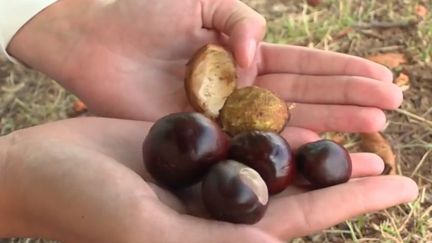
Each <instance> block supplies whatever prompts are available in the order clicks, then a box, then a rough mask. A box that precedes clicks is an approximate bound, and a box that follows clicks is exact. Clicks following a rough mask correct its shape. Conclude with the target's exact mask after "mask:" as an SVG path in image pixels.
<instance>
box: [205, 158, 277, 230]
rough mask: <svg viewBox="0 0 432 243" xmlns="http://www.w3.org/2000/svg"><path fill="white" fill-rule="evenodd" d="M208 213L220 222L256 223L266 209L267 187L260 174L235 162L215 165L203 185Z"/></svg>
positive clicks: (226, 161)
mask: <svg viewBox="0 0 432 243" xmlns="http://www.w3.org/2000/svg"><path fill="white" fill-rule="evenodd" d="M202 197H203V202H204V205H205V206H206V208H207V210H208V211H209V213H210V214H211V215H212V216H213V217H214V218H215V219H218V220H223V221H227V222H231V223H240V224H254V223H256V222H258V221H259V220H260V219H261V218H262V217H263V216H264V213H265V211H266V209H267V205H268V200H269V195H268V191H267V186H266V184H265V182H264V180H263V179H262V178H261V177H260V175H259V174H258V172H256V171H255V170H253V169H252V168H250V167H248V166H246V165H244V164H242V163H239V162H237V161H234V160H225V161H221V162H219V163H218V164H216V165H214V166H213V167H212V168H211V170H210V172H209V173H208V174H207V176H206V177H205V178H204V181H203V184H202Z"/></svg>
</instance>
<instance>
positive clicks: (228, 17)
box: [202, 0, 266, 68]
mask: <svg viewBox="0 0 432 243" xmlns="http://www.w3.org/2000/svg"><path fill="white" fill-rule="evenodd" d="M202 13H203V14H202V16H203V20H202V21H203V26H204V27H205V28H208V29H216V30H218V31H220V32H222V33H224V34H226V35H227V36H228V37H229V41H230V44H231V47H232V49H233V51H234V56H235V58H236V60H237V63H238V64H239V65H240V66H241V67H243V68H246V67H248V66H249V65H250V64H251V63H252V61H253V59H254V57H255V53H256V50H257V45H258V43H259V42H260V41H261V40H262V39H263V38H264V34H265V27H266V21H265V19H264V17H263V16H261V15H260V14H259V13H257V12H255V11H254V10H253V9H251V8H250V7H248V6H247V5H246V4H244V3H243V2H240V1H239V0H202Z"/></svg>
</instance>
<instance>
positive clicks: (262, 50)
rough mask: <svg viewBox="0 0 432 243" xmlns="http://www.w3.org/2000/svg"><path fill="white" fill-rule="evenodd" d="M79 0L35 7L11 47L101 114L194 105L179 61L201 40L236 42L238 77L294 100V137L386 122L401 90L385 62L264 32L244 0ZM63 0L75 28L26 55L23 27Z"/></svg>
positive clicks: (145, 116)
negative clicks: (267, 37)
mask: <svg viewBox="0 0 432 243" xmlns="http://www.w3.org/2000/svg"><path fill="white" fill-rule="evenodd" d="M79 2H81V1H59V2H58V3H56V4H54V6H53V7H50V8H48V9H47V10H46V12H45V14H44V13H42V14H40V15H38V16H36V17H35V19H34V20H32V21H31V22H29V23H28V24H27V25H26V26H25V27H24V28H23V30H22V31H21V32H20V33H18V35H17V37H16V38H15V40H14V41H13V42H12V43H11V47H10V50H11V51H12V52H13V53H14V54H15V55H16V56H18V57H21V60H23V61H24V62H26V63H27V64H28V65H30V66H32V67H34V68H36V69H39V70H41V71H43V72H45V73H47V74H48V75H50V76H52V77H54V78H55V79H56V80H58V81H59V82H60V83H62V84H63V85H64V86H65V87H67V88H68V89H69V90H71V91H73V92H74V93H75V94H77V95H78V96H79V97H81V98H82V99H83V100H84V102H85V103H87V105H88V106H89V107H90V109H91V110H92V111H94V112H96V113H97V114H99V115H103V116H110V117H119V118H128V119H140V120H146V121H155V120H156V119H158V118H160V117H161V116H163V115H166V114H168V113H172V112H178V111H184V110H190V107H189V105H188V102H187V99H186V97H185V92H184V88H183V80H184V72H185V64H186V62H187V61H188V60H189V58H190V57H191V56H192V54H193V53H194V52H195V51H196V50H197V49H199V48H200V47H201V46H203V45H204V44H207V43H219V44H223V45H225V46H226V47H227V48H229V49H231V50H232V51H233V52H234V54H235V57H236V60H237V62H238V63H239V66H240V67H243V68H239V77H240V84H239V85H240V86H243V85H250V84H255V85H260V86H263V87H266V88H268V89H271V90H273V91H275V92H276V93H277V94H278V95H280V96H281V97H283V98H284V99H285V100H286V101H289V102H296V103H297V104H298V105H297V107H296V108H295V109H294V110H293V116H292V120H291V121H290V123H289V125H290V127H294V128H299V129H295V130H296V131H300V132H302V133H303V134H302V135H301V134H298V135H295V137H303V136H306V137H308V138H309V139H311V138H312V137H314V138H316V134H314V133H312V132H311V131H314V132H320V131H325V130H338V131H356V132H357V131H376V130H379V129H381V128H382V127H383V126H384V124H385V116H384V113H383V112H382V111H381V110H380V109H393V108H395V107H397V106H399V105H400V103H401V101H402V93H401V91H400V90H399V89H398V88H397V87H396V86H394V85H393V84H391V80H392V74H391V72H390V71H388V70H387V69H385V68H384V67H382V66H380V65H377V64H374V63H372V62H369V61H366V60H363V59H360V58H357V57H352V56H347V55H342V54H336V53H332V52H324V51H318V50H313V49H307V48H302V47H295V46H287V45H273V44H268V43H264V42H261V38H262V37H263V33H264V30H265V21H264V20H263V18H262V17H261V16H260V15H258V14H257V13H256V12H254V11H253V10H251V9H250V8H248V7H247V6H246V5H244V4H243V3H241V2H240V1H236V0H216V1H210V0H202V1H198V0H187V1H172V0H160V1H148V0H147V1H141V0H117V1H100V0H93V1H91V2H90V3H92V4H90V3H89V2H88V1H84V2H85V4H84V7H82V8H84V9H81V11H77V13H74V9H79V7H76V6H75V5H77V6H80V5H79ZM101 2H103V3H106V4H101ZM98 3H99V4H98ZM62 4H63V5H67V4H75V5H72V6H67V7H69V9H68V12H67V13H68V16H69V15H72V16H73V17H75V18H78V19H79V21H78V23H79V24H76V25H74V26H72V27H70V28H71V29H69V30H68V35H71V37H69V36H68V38H67V39H65V38H63V39H65V40H66V41H67V44H65V48H64V50H63V51H64V53H63V52H61V53H58V52H56V53H50V52H49V51H47V52H46V53H43V55H39V56H37V57H36V58H32V57H31V56H29V55H31V53H34V52H37V50H39V49H38V48H33V49H34V50H33V51H32V52H29V51H28V50H29V49H30V48H32V45H33V44H34V42H31V41H30V43H29V41H28V40H27V41H25V39H26V35H31V34H32V30H33V29H36V27H37V26H38V25H43V23H44V21H46V22H47V23H46V24H54V23H52V21H51V22H48V20H49V18H48V17H47V16H49V15H50V11H51V12H54V11H55V10H56V8H61V7H62ZM81 5H83V4H81ZM74 7H75V8H74ZM84 10H85V11H84ZM58 12H61V11H60V10H58ZM75 15H77V16H75ZM47 19H48V20H47ZM52 28H54V27H52ZM76 33H78V34H76ZM74 34H76V35H74ZM31 37H32V36H27V38H30V39H31ZM33 38H35V37H34V35H33ZM257 43H258V44H257ZM24 45H25V47H26V48H24V47H23V46H24ZM20 47H23V48H20ZM26 50H27V52H25V51H26ZM44 50H45V49H44ZM50 54H51V55H52V56H50ZM41 57H47V58H46V59H47V60H44V61H41V59H42V58H41ZM54 61H57V62H54ZM246 66H247V67H246ZM366 94H367V95H366ZM294 128H293V129H294ZM305 129H306V130H305ZM289 133H290V134H291V133H292V132H289Z"/></svg>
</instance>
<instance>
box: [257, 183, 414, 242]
mask: <svg viewBox="0 0 432 243" xmlns="http://www.w3.org/2000/svg"><path fill="white" fill-rule="evenodd" d="M417 191H418V189H417V185H416V184H415V182H414V181H412V180H411V179H409V178H406V177H400V176H379V177H371V178H364V179H359V180H356V181H352V182H349V183H344V184H340V185H337V186H333V187H328V188H325V189H321V190H316V191H311V192H308V193H303V194H298V195H293V196H290V197H285V198H279V199H277V200H275V201H273V202H272V203H271V204H270V206H269V208H268V210H267V214H266V216H265V217H264V218H263V219H262V220H261V222H259V224H258V226H259V228H261V229H263V230H264V231H265V232H269V233H270V234H272V235H274V236H277V237H279V238H281V239H288V238H293V237H299V236H303V235H307V234H311V233H314V232H316V231H318V230H322V229H325V228H328V227H331V226H333V225H335V224H338V223H340V222H343V221H344V220H347V219H350V218H352V217H355V216H358V215H361V214H364V213H368V212H372V211H376V210H381V209H385V208H388V207H391V206H394V205H398V204H401V203H406V202H410V201H412V200H414V199H415V198H416V197H417V193H418V192H417Z"/></svg>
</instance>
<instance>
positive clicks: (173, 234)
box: [0, 118, 417, 242]
mask: <svg viewBox="0 0 432 243" xmlns="http://www.w3.org/2000/svg"><path fill="white" fill-rule="evenodd" d="M150 126H151V123H148V122H140V121H128V120H117V119H108V118H77V119H69V120H65V121H60V122H55V123H50V124H46V125H42V126H36V127H33V128H29V129H24V130H21V131H19V132H17V133H13V134H11V135H9V136H8V137H4V138H2V140H0V150H1V151H5V150H6V151H7V152H6V154H7V155H8V157H7V159H8V161H7V162H8V163H7V165H8V166H7V167H4V168H5V170H4V172H5V173H4V175H6V177H3V178H2V179H3V181H4V182H6V183H3V184H2V186H1V187H0V189H1V190H0V191H1V192H3V193H4V192H8V191H9V192H10V193H9V194H6V195H7V196H6V197H5V196H4V195H3V198H4V199H5V200H6V202H14V203H11V205H14V206H13V207H11V208H9V209H8V211H7V212H9V213H10V212H15V210H14V209H17V207H18V209H19V211H17V212H20V213H18V215H19V216H17V215H15V217H13V218H12V219H10V220H8V221H7V222H8V224H9V225H19V224H25V225H26V227H21V228H20V227H16V229H20V230H19V231H16V232H13V233H12V234H13V235H14V236H16V235H20V236H22V235H25V236H29V235H30V236H43V237H48V238H54V239H60V240H63V241H65V242H141V241H146V242H178V240H179V239H180V238H181V239H182V241H185V242H238V240H239V239H241V242H277V241H276V240H275V239H280V240H286V239H289V238H292V237H296V236H302V235H306V234H310V233H313V232H315V231H317V230H320V229H324V228H327V227H330V226H332V225H334V224H337V223H339V222H342V221H344V220H346V219H348V218H351V217H354V216H356V215H359V214H362V213H366V212H370V211H374V210H379V209H383V208H386V207H389V206H392V205H396V204H399V203H402V202H406V201H409V200H412V199H413V198H414V197H415V196H416V194H417V188H416V185H415V183H414V182H412V181H411V180H410V179H408V178H404V177H399V176H379V177H374V175H378V174H379V173H380V172H381V171H382V169H383V164H382V161H381V160H380V159H379V157H377V156H376V155H373V154H365V153H357V154H351V157H352V160H353V175H352V176H353V179H352V180H351V181H350V182H348V183H344V184H340V185H337V186H333V187H329V188H325V189H320V190H316V191H310V192H308V191H305V190H302V189H300V188H297V187H295V186H291V187H289V188H288V189H287V190H285V191H284V192H282V193H281V194H278V195H276V196H274V197H273V198H271V201H270V204H269V208H268V211H267V213H266V215H265V216H264V218H263V219H262V220H261V221H259V222H258V223H257V224H256V225H253V226H245V225H234V224H229V223H223V222H220V221H213V220H211V219H208V218H207V219H206V215H207V214H206V211H205V210H203V206H202V204H201V199H200V196H199V195H200V190H199V189H200V187H199V186H195V187H192V188H190V189H187V190H184V191H179V192H176V193H175V194H172V193H171V192H169V191H166V190H164V189H163V188H161V187H158V186H157V185H156V184H155V183H154V180H153V179H152V178H151V176H150V175H149V174H148V173H147V172H146V170H145V167H144V164H143V161H142V150H141V148H142V147H141V146H142V141H143V139H144V137H145V136H146V134H147V131H148V129H149V128H150ZM289 142H291V143H293V142H292V141H289ZM7 144H9V145H11V146H7ZM2 154H3V153H2ZM8 186H9V187H8ZM17 188H21V189H20V190H17ZM29 202H31V203H29ZM0 209H1V207H0ZM0 211H1V210H0ZM6 215H9V214H6ZM3 223H5V222H3ZM1 224H2V221H0V225H1ZM1 232H2V231H1V230H0V236H2V235H1Z"/></svg>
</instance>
